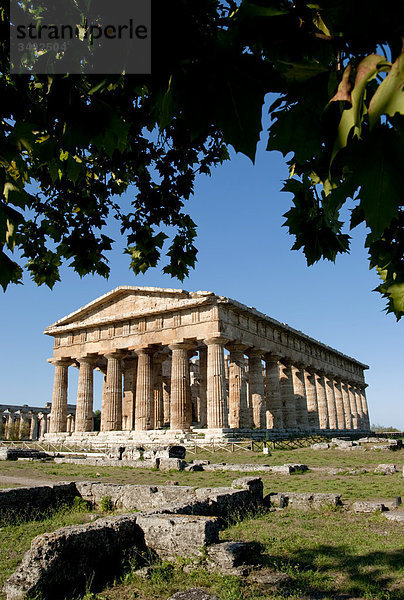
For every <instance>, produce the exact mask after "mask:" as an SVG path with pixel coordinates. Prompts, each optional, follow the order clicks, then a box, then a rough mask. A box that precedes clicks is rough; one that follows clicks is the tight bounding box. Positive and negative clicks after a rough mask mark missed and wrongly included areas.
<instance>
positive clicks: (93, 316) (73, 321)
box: [44, 286, 213, 335]
mask: <svg viewBox="0 0 404 600" xmlns="http://www.w3.org/2000/svg"><path fill="white" fill-rule="evenodd" d="M207 296H208V297H212V296H213V294H212V292H187V291H186V290H178V289H170V288H155V287H135V286H120V287H118V288H115V289H114V290H112V291H110V292H108V293H107V294H104V295H103V296H100V297H99V298H96V299H95V300H93V301H92V302H90V303H89V304H86V305H85V306H83V307H81V308H79V309H78V310H76V311H74V312H72V313H71V314H69V315H67V316H66V317H63V318H62V319H59V320H58V321H56V322H55V323H53V324H52V325H49V326H48V327H47V328H46V329H45V331H44V333H45V334H48V335H54V334H55V333H56V332H57V331H63V330H64V329H72V328H76V327H77V328H80V327H88V326H91V325H96V324H100V323H104V322H112V321H119V320H122V319H126V318H130V317H136V316H138V315H139V316H141V315H145V314H153V313H156V312H165V311H167V310H172V309H174V308H175V309H178V308H181V307H184V308H185V307H186V306H188V305H189V306H192V305H195V304H200V303H201V301H203V300H204V299H205V298H206V297H207Z"/></svg>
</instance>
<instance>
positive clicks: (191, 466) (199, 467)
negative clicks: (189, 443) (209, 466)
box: [184, 463, 203, 471]
mask: <svg viewBox="0 0 404 600" xmlns="http://www.w3.org/2000/svg"><path fill="white" fill-rule="evenodd" d="M184 471H203V465H197V464H193V463H192V464H188V465H187V466H186V467H185V468H184Z"/></svg>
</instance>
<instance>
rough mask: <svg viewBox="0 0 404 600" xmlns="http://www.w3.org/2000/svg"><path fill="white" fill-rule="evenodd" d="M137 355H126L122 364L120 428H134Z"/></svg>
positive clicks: (128, 429)
mask: <svg viewBox="0 0 404 600" xmlns="http://www.w3.org/2000/svg"><path fill="white" fill-rule="evenodd" d="M137 362H138V358H137V356H128V357H127V358H125V361H124V364H123V400H122V429H123V430H125V431H132V430H133V429H135V405H136V378H137Z"/></svg>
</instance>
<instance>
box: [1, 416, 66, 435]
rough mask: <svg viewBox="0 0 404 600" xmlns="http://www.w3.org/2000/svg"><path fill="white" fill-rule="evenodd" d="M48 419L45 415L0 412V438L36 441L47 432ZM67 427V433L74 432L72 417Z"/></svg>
mask: <svg viewBox="0 0 404 600" xmlns="http://www.w3.org/2000/svg"><path fill="white" fill-rule="evenodd" d="M50 418H51V417H50V414H47V413H34V412H30V411H28V412H20V411H16V412H10V411H7V412H6V411H0V438H3V439H20V440H22V439H31V440H36V439H38V438H39V437H42V436H43V435H44V434H45V433H46V432H47V431H48V429H49V424H50ZM67 425H68V427H67V430H68V431H69V428H70V430H71V431H73V430H74V417H73V415H69V419H68V424H67Z"/></svg>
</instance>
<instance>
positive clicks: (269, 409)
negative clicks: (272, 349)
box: [264, 353, 283, 429]
mask: <svg viewBox="0 0 404 600" xmlns="http://www.w3.org/2000/svg"><path fill="white" fill-rule="evenodd" d="M264 360H265V406H266V427H267V429H283V413H282V400H281V389H280V386H279V360H280V356H278V355H276V354H272V353H271V354H265V356H264Z"/></svg>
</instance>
